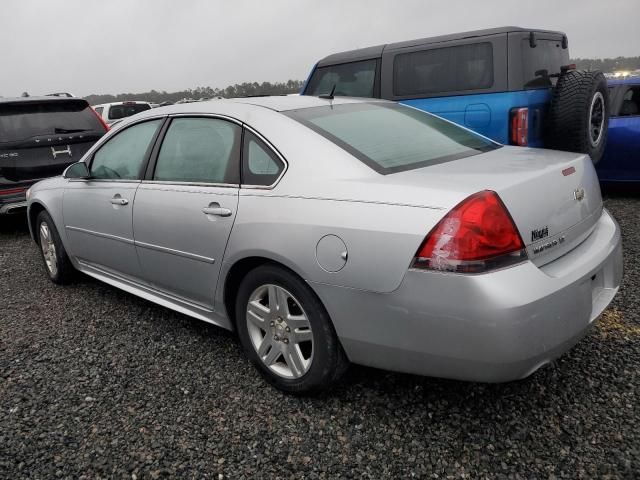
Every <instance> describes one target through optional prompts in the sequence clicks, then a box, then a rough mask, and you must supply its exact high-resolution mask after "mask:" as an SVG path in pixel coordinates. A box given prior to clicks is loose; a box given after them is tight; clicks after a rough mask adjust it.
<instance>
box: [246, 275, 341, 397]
mask: <svg viewBox="0 0 640 480" xmlns="http://www.w3.org/2000/svg"><path fill="white" fill-rule="evenodd" d="M235 313H236V325H237V329H238V336H239V338H240V342H241V344H242V346H243V348H244V351H245V353H246V355H247V357H248V358H249V359H250V360H251V362H252V363H253V364H254V365H255V366H256V368H257V369H258V370H259V371H260V373H261V374H262V376H263V377H264V378H265V379H266V380H267V381H268V382H269V383H270V384H271V385H273V386H275V387H276V388H278V389H280V390H283V391H285V392H289V393H295V394H305V393H312V392H318V391H322V390H325V389H327V388H329V387H330V386H331V385H333V384H335V383H336V382H337V381H338V380H339V379H340V377H342V375H343V374H344V372H345V371H346V369H347V367H348V365H349V362H348V360H347V357H346V355H345V353H344V351H343V349H342V346H341V345H340V342H339V340H338V337H337V335H336V332H335V330H334V328H333V325H332V323H331V320H330V318H329V315H328V313H327V311H326V310H325V308H324V306H323V305H322V303H321V302H320V300H319V299H318V297H317V296H316V295H315V293H314V292H313V291H312V290H311V288H309V286H308V285H307V284H306V283H305V282H304V281H302V280H301V279H300V278H298V277H297V276H296V275H294V274H293V273H291V272H289V271H287V270H285V269H283V268H280V267H278V266H276V265H262V266H260V267H257V268H256V269H254V270H252V271H250V272H249V273H248V274H247V275H246V276H245V278H244V279H243V280H242V282H241V283H240V287H239V289H238V295H237V297H236V306H235Z"/></svg>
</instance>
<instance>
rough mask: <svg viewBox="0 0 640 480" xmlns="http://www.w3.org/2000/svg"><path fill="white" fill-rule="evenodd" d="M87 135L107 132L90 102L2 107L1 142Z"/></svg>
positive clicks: (22, 103) (34, 103)
mask: <svg viewBox="0 0 640 480" xmlns="http://www.w3.org/2000/svg"><path fill="white" fill-rule="evenodd" d="M85 131H99V132H104V127H103V125H102V123H101V122H100V120H98V117H97V116H96V114H95V113H94V112H93V110H92V108H91V107H90V106H89V105H88V104H87V103H86V102H79V101H73V102H66V101H55V102H43V103H37V102H33V103H32V102H16V103H10V104H5V105H2V104H0V142H15V141H21V140H26V139H28V138H31V137H36V136H40V135H51V134H56V133H75V132H85Z"/></svg>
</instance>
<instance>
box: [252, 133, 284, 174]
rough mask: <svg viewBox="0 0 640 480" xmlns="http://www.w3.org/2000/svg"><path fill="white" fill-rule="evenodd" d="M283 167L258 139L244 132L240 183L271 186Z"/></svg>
mask: <svg viewBox="0 0 640 480" xmlns="http://www.w3.org/2000/svg"><path fill="white" fill-rule="evenodd" d="M283 169H284V165H283V164H282V162H281V161H280V159H279V158H278V157H277V156H276V155H275V154H274V153H273V152H272V151H271V149H270V148H269V147H267V146H266V145H265V144H264V143H263V142H262V141H261V140H260V139H259V138H258V137H256V136H255V135H254V134H253V133H251V132H249V131H245V134H244V145H243V149H242V183H243V184H245V185H265V186H267V185H272V184H273V183H275V181H276V180H277V179H278V177H279V176H280V173H281V172H282V170H283Z"/></svg>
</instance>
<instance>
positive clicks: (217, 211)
mask: <svg viewBox="0 0 640 480" xmlns="http://www.w3.org/2000/svg"><path fill="white" fill-rule="evenodd" d="M202 213H204V214H205V215H215V216H217V217H230V216H231V210H229V209H228V208H222V207H221V206H220V204H219V203H215V202H214V203H210V204H209V206H208V207H204V208H203V209H202Z"/></svg>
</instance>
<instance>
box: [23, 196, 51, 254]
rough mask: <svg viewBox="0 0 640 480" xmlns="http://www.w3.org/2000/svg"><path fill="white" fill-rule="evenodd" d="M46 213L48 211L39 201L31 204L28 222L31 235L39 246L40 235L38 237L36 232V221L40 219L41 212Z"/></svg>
mask: <svg viewBox="0 0 640 480" xmlns="http://www.w3.org/2000/svg"><path fill="white" fill-rule="evenodd" d="M46 211H47V209H46V207H45V206H44V205H43V204H42V203H40V202H38V201H33V202H31V205H29V209H28V210H27V221H28V223H29V233H30V234H31V239H32V240H33V241H34V242H36V243H37V244H39V240H38V235H36V231H35V225H36V219H37V218H38V215H40V212H46Z"/></svg>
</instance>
